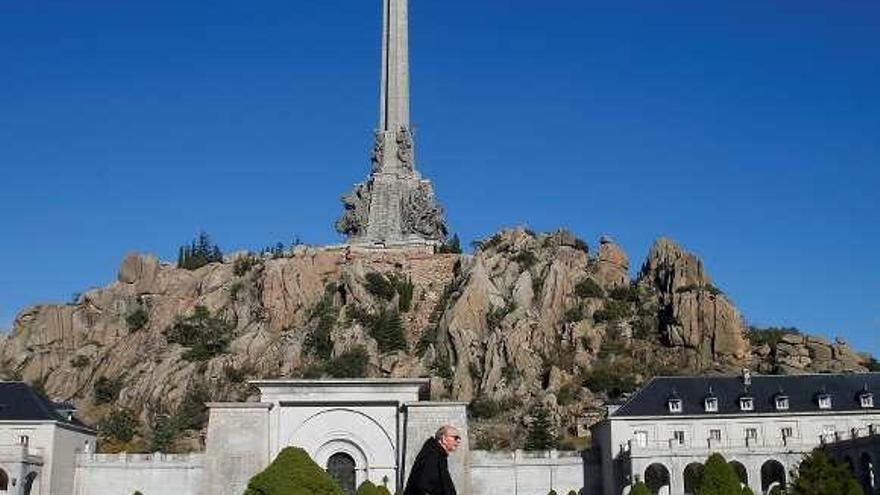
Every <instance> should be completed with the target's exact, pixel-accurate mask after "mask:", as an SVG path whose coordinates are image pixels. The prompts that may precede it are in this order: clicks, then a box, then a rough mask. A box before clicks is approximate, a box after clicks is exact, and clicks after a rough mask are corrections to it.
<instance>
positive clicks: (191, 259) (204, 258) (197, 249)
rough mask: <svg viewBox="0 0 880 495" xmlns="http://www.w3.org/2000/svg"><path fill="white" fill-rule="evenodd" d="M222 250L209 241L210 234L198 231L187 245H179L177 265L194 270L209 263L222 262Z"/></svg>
mask: <svg viewBox="0 0 880 495" xmlns="http://www.w3.org/2000/svg"><path fill="white" fill-rule="evenodd" d="M222 261H223V252H222V251H220V248H219V247H218V246H217V245H216V244H214V243H213V242H211V236H209V235H208V234H206V233H204V232H200V233H199V236H198V237H197V238H195V239H194V240H193V241H192V242H191V243H190V245H189V246H181V247H180V249H179V250H178V254H177V267H178V268H185V269H187V270H195V269H198V268H201V267H203V266H205V265H207V264H209V263H215V262H222Z"/></svg>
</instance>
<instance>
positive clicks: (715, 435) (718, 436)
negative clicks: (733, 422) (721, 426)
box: [709, 430, 721, 441]
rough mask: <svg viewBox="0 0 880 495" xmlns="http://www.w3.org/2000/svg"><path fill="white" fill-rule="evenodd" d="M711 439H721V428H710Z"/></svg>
mask: <svg viewBox="0 0 880 495" xmlns="http://www.w3.org/2000/svg"><path fill="white" fill-rule="evenodd" d="M709 440H715V441H720V440H721V430H709Z"/></svg>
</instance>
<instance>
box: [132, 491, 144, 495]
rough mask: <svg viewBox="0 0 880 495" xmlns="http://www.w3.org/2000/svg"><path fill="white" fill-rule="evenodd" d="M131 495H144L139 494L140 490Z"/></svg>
mask: <svg viewBox="0 0 880 495" xmlns="http://www.w3.org/2000/svg"><path fill="white" fill-rule="evenodd" d="M131 495H144V494H143V493H141V492H140V490H138V491H136V492H134V493H132V494H131Z"/></svg>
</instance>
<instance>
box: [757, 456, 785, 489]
mask: <svg viewBox="0 0 880 495" xmlns="http://www.w3.org/2000/svg"><path fill="white" fill-rule="evenodd" d="M776 487H779V488H780V489H784V488H785V468H784V467H783V466H782V463H781V462H779V461H777V460H776V459H770V460H769V461H767V462H765V463H764V464H763V465H761V492H762V493H764V494H765V495H767V494H769V493H770V492H771V491H772V490H773V489H774V488H776Z"/></svg>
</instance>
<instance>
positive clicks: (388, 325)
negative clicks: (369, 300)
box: [346, 306, 406, 352]
mask: <svg viewBox="0 0 880 495" xmlns="http://www.w3.org/2000/svg"><path fill="white" fill-rule="evenodd" d="M346 317H347V318H348V319H349V320H351V321H356V322H358V323H360V324H361V325H363V326H364V327H366V329H367V333H369V334H370V337H373V338H374V339H376V343H377V344H379V351H380V352H391V351H397V350H401V349H406V339H405V338H404V336H403V320H402V319H401V318H400V313H398V312H397V311H395V310H387V309H385V308H382V309H380V310H379V312H377V313H370V312H368V311H366V310H365V309H363V308H361V307H360V306H349V307H348V308H347V309H346Z"/></svg>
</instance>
